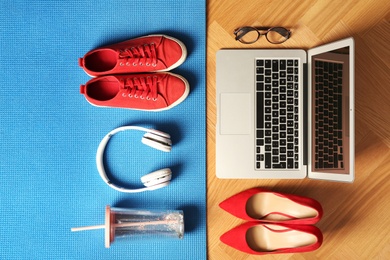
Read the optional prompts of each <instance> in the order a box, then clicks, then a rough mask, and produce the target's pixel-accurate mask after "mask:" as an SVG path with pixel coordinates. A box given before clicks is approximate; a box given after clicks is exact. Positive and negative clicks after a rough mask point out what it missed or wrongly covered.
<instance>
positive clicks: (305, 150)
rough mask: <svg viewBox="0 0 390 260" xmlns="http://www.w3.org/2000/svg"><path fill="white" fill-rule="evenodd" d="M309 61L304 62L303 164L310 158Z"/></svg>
mask: <svg viewBox="0 0 390 260" xmlns="http://www.w3.org/2000/svg"><path fill="white" fill-rule="evenodd" d="M307 67H308V66H307V63H303V97H304V100H303V165H307V158H308V154H307V153H308V147H307V146H308V138H309V137H308V129H307V127H308V111H307V110H308V105H307V102H308V94H309V93H308V84H307V83H308V78H307V77H308V73H307Z"/></svg>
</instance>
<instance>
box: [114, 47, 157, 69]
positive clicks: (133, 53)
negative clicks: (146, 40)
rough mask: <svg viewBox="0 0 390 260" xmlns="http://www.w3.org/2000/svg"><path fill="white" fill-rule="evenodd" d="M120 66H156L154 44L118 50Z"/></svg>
mask: <svg viewBox="0 0 390 260" xmlns="http://www.w3.org/2000/svg"><path fill="white" fill-rule="evenodd" d="M119 59H123V61H121V62H120V66H125V65H126V66H138V65H139V66H143V65H146V66H153V67H156V66H157V53H156V45H155V44H154V43H151V44H144V45H140V46H137V47H131V48H130V49H124V50H119Z"/></svg>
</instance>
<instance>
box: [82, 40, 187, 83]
mask: <svg viewBox="0 0 390 260" xmlns="http://www.w3.org/2000/svg"><path fill="white" fill-rule="evenodd" d="M186 57H187V50H186V47H185V45H184V44H183V43H182V42H181V41H179V40H177V39H175V38H173V37H170V36H166V35H150V36H144V37H140V38H136V39H132V40H128V41H124V42H120V43H117V44H113V45H109V46H105V47H102V48H97V49H94V50H91V51H89V52H88V53H87V54H85V56H84V57H83V58H80V59H79V65H80V66H81V67H82V68H83V69H84V71H85V72H86V73H87V74H88V75H90V76H92V77H95V76H102V75H108V74H128V73H140V72H156V71H168V70H171V69H173V68H176V67H177V66H179V65H180V64H182V63H183V62H184V60H185V59H186Z"/></svg>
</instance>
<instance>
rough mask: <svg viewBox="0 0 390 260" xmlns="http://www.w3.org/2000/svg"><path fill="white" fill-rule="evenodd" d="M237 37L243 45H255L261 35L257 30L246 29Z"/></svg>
mask: <svg viewBox="0 0 390 260" xmlns="http://www.w3.org/2000/svg"><path fill="white" fill-rule="evenodd" d="M237 37H238V38H239V40H240V42H242V43H254V42H255V41H257V39H258V38H259V33H258V32H257V31H256V30H255V29H253V30H250V29H245V30H240V31H239V32H238V33H237Z"/></svg>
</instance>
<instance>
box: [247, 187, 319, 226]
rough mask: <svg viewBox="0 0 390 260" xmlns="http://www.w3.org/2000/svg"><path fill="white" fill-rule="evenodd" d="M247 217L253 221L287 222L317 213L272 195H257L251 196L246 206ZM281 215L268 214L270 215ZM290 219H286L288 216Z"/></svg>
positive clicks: (311, 216) (310, 216)
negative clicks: (253, 219)
mask: <svg viewBox="0 0 390 260" xmlns="http://www.w3.org/2000/svg"><path fill="white" fill-rule="evenodd" d="M246 212H247V214H248V216H250V217H252V218H255V219H264V220H276V221H280V220H288V219H291V217H292V218H313V217H315V216H317V214H318V212H317V211H316V210H314V209H313V208H311V207H307V206H304V205H301V204H298V203H296V202H293V201H291V200H289V199H287V198H283V197H280V196H277V195H275V194H273V193H258V194H255V195H253V196H252V197H251V198H250V199H249V200H248V202H247V204H246ZM275 212H276V213H277V212H280V213H283V214H284V215H280V214H270V213H275ZM285 215H288V216H291V217H288V216H285Z"/></svg>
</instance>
